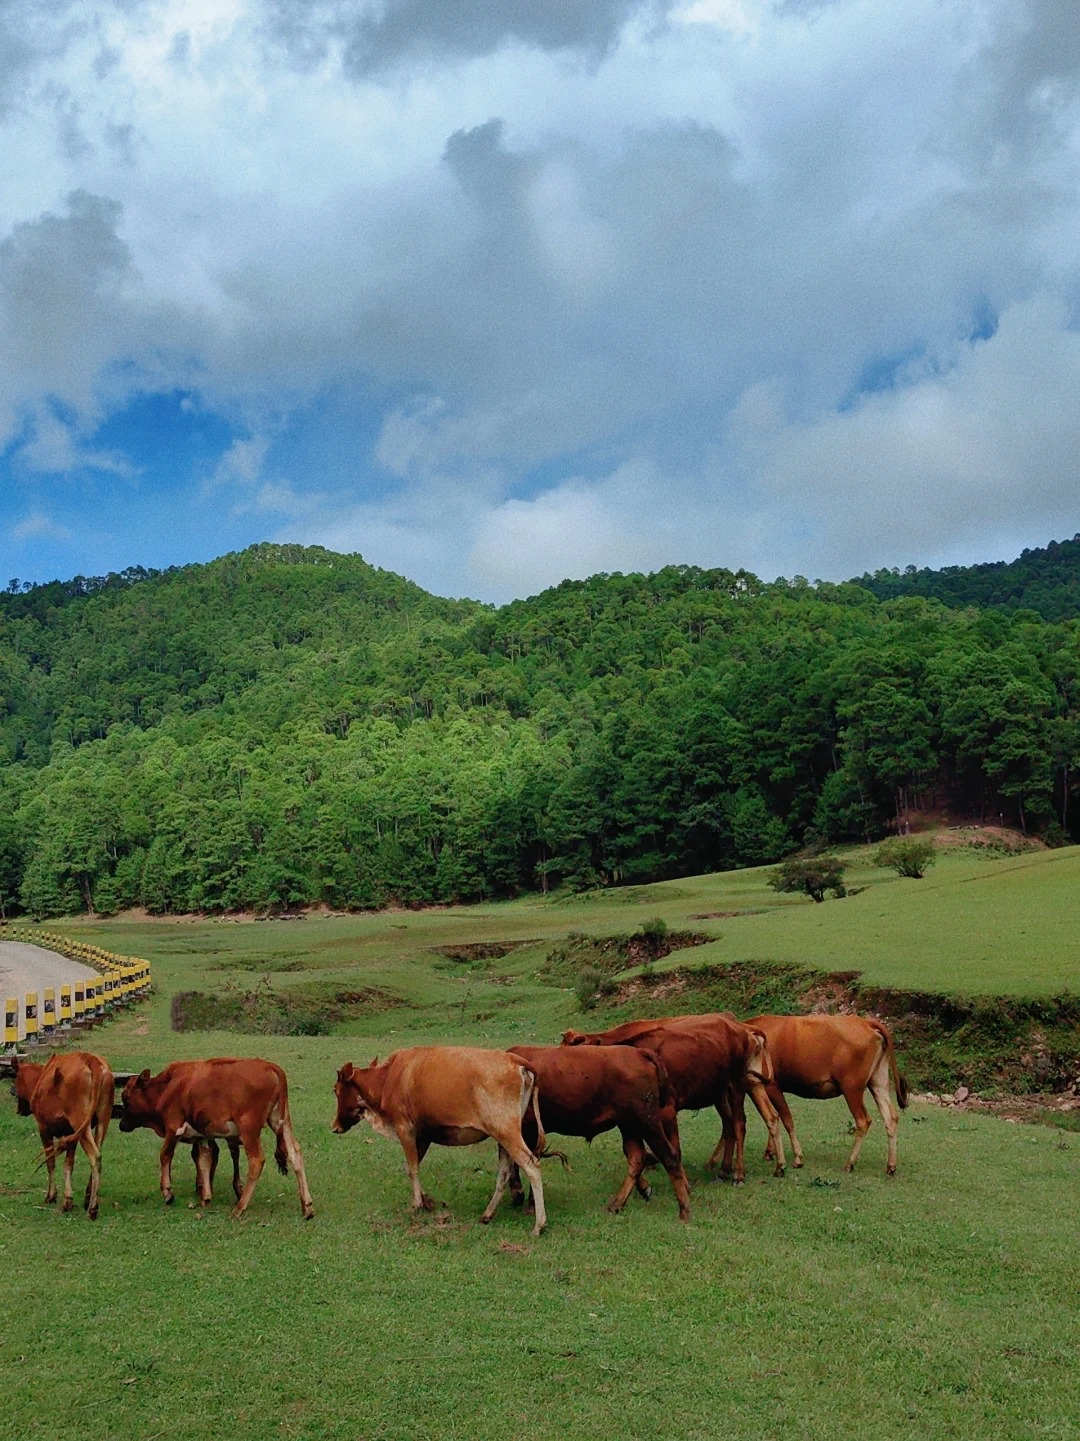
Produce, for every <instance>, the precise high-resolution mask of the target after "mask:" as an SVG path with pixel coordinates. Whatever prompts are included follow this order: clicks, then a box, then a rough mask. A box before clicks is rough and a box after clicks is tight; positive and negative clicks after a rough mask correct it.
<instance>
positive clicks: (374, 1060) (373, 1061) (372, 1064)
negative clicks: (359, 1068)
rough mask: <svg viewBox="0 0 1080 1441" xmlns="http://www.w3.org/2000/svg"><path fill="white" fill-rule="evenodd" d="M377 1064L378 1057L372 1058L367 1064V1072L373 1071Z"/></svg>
mask: <svg viewBox="0 0 1080 1441" xmlns="http://www.w3.org/2000/svg"><path fill="white" fill-rule="evenodd" d="M378 1064H379V1058H378V1056H372V1058H371V1060H370V1061H369V1062H368V1070H369V1071H372V1070H374V1069H375V1067H376V1066H377V1065H378Z"/></svg>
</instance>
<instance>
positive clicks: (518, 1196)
mask: <svg viewBox="0 0 1080 1441" xmlns="http://www.w3.org/2000/svg"><path fill="white" fill-rule="evenodd" d="M506 1183H507V1185H508V1186H509V1188H510V1204H511V1205H512V1206H523V1205H524V1204H525V1187H524V1186H523V1185H522V1184H521V1168H520V1167H519V1166H518V1164H517V1162H516V1161H511V1162H510V1173H509V1175H508V1176H507V1178H506Z"/></svg>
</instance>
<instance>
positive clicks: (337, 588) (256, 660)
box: [0, 545, 1080, 915]
mask: <svg viewBox="0 0 1080 1441" xmlns="http://www.w3.org/2000/svg"><path fill="white" fill-rule="evenodd" d="M39 589H40V590H41V591H43V592H47V593H48V594H40V595H39V594H38V592H37V591H34V590H31V591H29V592H26V593H25V594H23V593H20V594H18V595H14V596H8V597H6V598H5V600H4V603H3V605H0V755H2V756H3V757H4V763H3V764H2V765H0V912H4V913H7V912H12V911H18V910H20V909H21V910H24V911H29V912H31V913H33V914H39V915H51V914H59V913H64V912H70V911H72V910H74V909H78V908H86V909H91V908H92V909H94V910H104V911H111V910H114V909H116V908H118V907H125V906H130V905H142V906H145V907H147V908H149V909H151V910H153V911H165V912H168V911H190V910H213V911H218V910H227V909H233V908H237V907H247V908H260V909H266V908H274V907H282V906H288V905H293V904H301V903H308V902H325V903H327V904H330V905H332V906H341V907H356V906H372V905H381V904H385V903H386V902H388V901H395V900H396V901H400V902H404V903H408V904H415V903H429V902H432V901H449V900H453V899H458V898H471V897H484V896H489V895H509V894H514V893H515V892H518V891H520V890H527V889H530V888H540V889H544V888H546V887H548V886H550V885H554V884H560V883H561V884H566V885H569V886H571V887H594V886H597V885H606V884H612V883H619V882H626V881H630V880H653V879H662V878H665V877H671V876H679V875H688V874H696V873H700V872H706V871H712V870H717V869H724V868H730V867H732V866H737V865H748V864H749V865H753V864H758V863H762V862H768V861H771V860H774V859H776V858H777V857H779V856H781V855H783V854H785V853H786V852H788V851H790V850H791V849H793V848H794V847H796V846H798V845H800V844H804V843H806V842H807V841H810V840H816V841H818V842H820V841H840V840H846V839H862V840H868V839H872V838H873V837H875V836H879V835H881V834H884V833H885V832H886V830H887V829H888V827H889V826H890V825H892V826H895V825H897V824H900V825H903V824H905V823H906V821H907V819H908V817H909V814H910V811H911V808H912V807H913V806H915V805H916V804H926V805H930V806H933V805H948V806H949V807H951V808H952V810H953V811H954V812H955V813H957V814H961V815H973V816H975V817H981V818H991V817H993V818H995V819H997V818H999V817H1003V818H1004V819H1005V820H1006V821H1007V822H1009V823H1011V824H1014V825H1016V826H1018V827H1020V828H1032V829H1035V830H1038V831H1040V832H1042V833H1044V834H1047V835H1048V836H1049V837H1050V838H1051V839H1055V838H1056V839H1057V840H1062V839H1065V838H1066V836H1067V835H1068V834H1069V833H1070V832H1071V830H1072V828H1073V826H1074V819H1075V818H1074V814H1073V812H1074V809H1075V807H1073V806H1072V804H1071V803H1072V800H1073V796H1074V793H1075V789H1076V776H1077V773H1078V769H1080V622H1078V621H1077V620H1074V619H1067V620H1062V621H1058V622H1055V623H1049V622H1045V621H1042V620H1040V619H1039V618H1038V617H1037V616H1035V615H1034V614H1033V613H1032V612H1031V611H1030V610H1021V611H1017V612H1016V613H1014V614H1012V615H1008V614H1005V613H1003V612H1001V611H1000V610H986V611H979V610H976V609H973V608H970V607H969V608H965V609H963V610H953V609H950V608H948V607H947V606H944V605H942V604H941V603H940V602H939V601H934V600H926V599H921V598H918V597H912V596H907V597H901V598H899V599H896V600H890V601H878V600H876V599H875V598H874V597H873V596H872V595H871V594H870V593H869V592H868V591H867V590H866V589H864V588H863V587H861V586H859V585H854V584H847V585H839V586H834V585H821V586H817V587H812V586H809V585H807V584H806V583H805V582H804V581H802V580H800V579H796V580H795V581H793V582H790V583H788V582H776V583H775V584H771V585H766V584H763V583H762V582H760V581H758V580H757V579H756V578H755V577H753V576H751V575H748V574H746V573H745V572H737V573H733V572H730V571H726V570H700V569H698V568H695V567H685V566H673V567H668V568H666V569H665V570H662V571H660V572H658V573H656V574H655V575H649V576H643V575H625V576H624V575H610V576H608V575H601V576H595V577H593V578H592V579H590V580H587V581H580V582H569V581H568V582H564V583H563V584H562V585H560V586H557V587H555V588H554V589H552V590H549V591H546V592H544V593H543V594H542V595H539V596H536V597H533V598H532V599H530V600H527V601H518V602H514V603H513V604H511V605H508V606H505V607H502V608H501V609H496V608H494V607H491V606H484V605H480V604H478V603H476V602H472V601H447V600H441V599H439V598H437V597H434V596H430V595H428V594H427V593H426V592H424V591H423V590H421V589H420V588H419V587H418V586H415V585H413V584H412V583H411V582H409V581H406V580H403V579H402V578H400V577H397V576H393V575H389V574H388V573H386V572H383V571H379V570H377V569H375V568H374V567H371V566H369V565H367V564H366V563H365V562H364V561H362V560H361V558H360V557H358V556H336V555H333V554H332V553H330V552H328V551H324V550H320V549H318V548H303V547H298V546H269V545H267V546H258V547H254V548H253V549H251V550H250V551H245V552H243V553H241V554H239V555H231V556H226V557H224V558H222V559H221V560H219V561H215V562H213V563H212V564H210V565H206V566H190V567H185V568H183V569H182V570H179V571H174V572H169V573H166V574H163V575H140V574H133V575H129V576H128V577H127V578H126V579H125V578H124V577H118V578H107V579H106V580H105V581H102V582H101V583H97V582H94V583H89V582H87V583H84V584H82V585H81V587H80V586H77V585H75V584H74V583H73V584H72V585H71V586H69V587H67V588H66V589H65V588H61V592H60V593H59V594H57V593H55V591H54V590H53V589H52V588H49V587H43V588H39ZM50 595H51V596H52V600H50V599H49V596H50ZM54 601H55V603H53V602H54Z"/></svg>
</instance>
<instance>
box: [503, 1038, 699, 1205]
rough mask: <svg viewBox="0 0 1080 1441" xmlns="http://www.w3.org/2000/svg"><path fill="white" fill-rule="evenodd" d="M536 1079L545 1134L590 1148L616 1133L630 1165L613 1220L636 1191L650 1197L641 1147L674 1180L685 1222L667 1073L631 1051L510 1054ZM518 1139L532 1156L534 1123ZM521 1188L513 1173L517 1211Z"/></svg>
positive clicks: (534, 1049) (686, 1192)
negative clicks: (601, 1137) (577, 1138)
mask: <svg viewBox="0 0 1080 1441" xmlns="http://www.w3.org/2000/svg"><path fill="white" fill-rule="evenodd" d="M509 1049H510V1053H511V1055H514V1056H520V1057H521V1058H522V1060H523V1061H524V1062H525V1063H526V1064H527V1065H528V1066H530V1067H531V1068H532V1070H533V1071H534V1072H535V1073H536V1081H537V1090H538V1091H539V1095H540V1120H541V1122H542V1124H543V1128H544V1130H545V1131H547V1132H551V1131H555V1132H557V1133H558V1134H559V1135H561V1136H584V1137H585V1138H586V1140H589V1141H591V1140H592V1138H593V1137H594V1136H599V1135H600V1134H601V1132H603V1131H610V1130H613V1129H615V1128H616V1127H618V1129H619V1132H620V1133H621V1135H622V1144H623V1152H624V1154H625V1156H626V1161H627V1172H626V1177H625V1179H624V1181H623V1183H622V1185H621V1187H620V1188H619V1191H618V1193H617V1194H616V1195H615V1196H614V1197H613V1198H612V1200H611V1201H610V1202H609V1204H608V1210H609V1211H611V1212H614V1213H617V1212H619V1211H621V1210H622V1208H623V1207H624V1206H625V1205H626V1201H627V1197H628V1196H629V1195H630V1192H631V1191H632V1190H633V1189H634V1187H635V1186H637V1187H638V1188H639V1190H641V1191H642V1194H643V1195H645V1196H646V1198H647V1197H648V1195H649V1194H650V1192H649V1188H648V1187H647V1186H645V1185H644V1183H643V1180H642V1177H643V1172H644V1167H645V1160H646V1155H647V1152H646V1149H645V1148H646V1146H649V1147H651V1149H652V1152H653V1154H654V1155H655V1156H656V1157H657V1158H658V1159H659V1160H660V1163H661V1164H662V1165H663V1167H664V1169H665V1170H666V1171H667V1173H668V1175H669V1176H670V1177H671V1184H672V1186H673V1187H674V1189H675V1197H676V1200H677V1201H678V1203H679V1219H680V1220H682V1221H688V1220H689V1219H690V1189H689V1186H688V1185H687V1181H686V1173H685V1171H684V1170H683V1166H682V1152H681V1150H680V1146H679V1125H678V1120H677V1118H676V1114H675V1096H674V1093H673V1092H672V1090H671V1086H670V1083H669V1081H668V1076H667V1071H666V1069H665V1068H664V1065H663V1063H662V1062H661V1061H660V1059H659V1058H658V1057H657V1056H655V1055H653V1053H652V1052H651V1051H644V1050H638V1049H637V1048H636V1047H634V1046H602V1047H588V1048H585V1049H582V1050H576V1051H568V1050H567V1049H566V1048H565V1047H563V1046H511V1047H510V1048H509ZM521 1129H522V1135H523V1136H524V1138H525V1141H526V1143H527V1144H529V1145H531V1146H532V1148H533V1149H534V1150H535V1149H536V1145H535V1129H536V1128H535V1123H534V1122H532V1119H531V1117H528V1118H526V1120H525V1121H524V1122H523V1124H522V1128H521ZM520 1186H521V1182H520V1180H519V1179H518V1177H517V1173H516V1168H515V1169H513V1170H511V1173H510V1190H511V1192H512V1193H513V1195H514V1200H515V1204H516V1203H517V1202H518V1200H519V1195H520Z"/></svg>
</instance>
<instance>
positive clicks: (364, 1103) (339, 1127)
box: [330, 1056, 382, 1136]
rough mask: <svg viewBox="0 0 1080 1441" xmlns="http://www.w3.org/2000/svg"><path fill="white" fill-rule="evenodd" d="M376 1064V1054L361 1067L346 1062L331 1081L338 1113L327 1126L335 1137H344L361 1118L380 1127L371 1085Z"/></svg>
mask: <svg viewBox="0 0 1080 1441" xmlns="http://www.w3.org/2000/svg"><path fill="white" fill-rule="evenodd" d="M378 1064H379V1058H378V1056H376V1057H375V1059H374V1060H373V1061H372V1063H371V1065H370V1066H367V1067H364V1068H362V1067H359V1066H354V1065H353V1063H352V1062H351V1061H346V1062H345V1064H344V1065H343V1066H342V1068H341V1070H340V1071H338V1073H337V1081H336V1082H335V1083H334V1095H335V1096H336V1097H337V1115H336V1116H335V1117H334V1119H333V1120H332V1121H331V1123H330V1129H331V1131H333V1132H334V1134H335V1135H336V1136H343V1135H344V1134H345V1132H346V1131H351V1130H352V1128H353V1127H354V1126H355V1125H357V1124H358V1123H359V1122H360V1121H370V1123H371V1124H372V1125H373V1126H375V1128H376V1130H379V1129H381V1125H380V1123H381V1121H382V1116H381V1114H380V1112H379V1110H378V1108H377V1106H376V1105H375V1100H374V1096H373V1093H372V1086H371V1072H372V1071H374V1070H375V1067H376V1066H377V1065H378Z"/></svg>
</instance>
